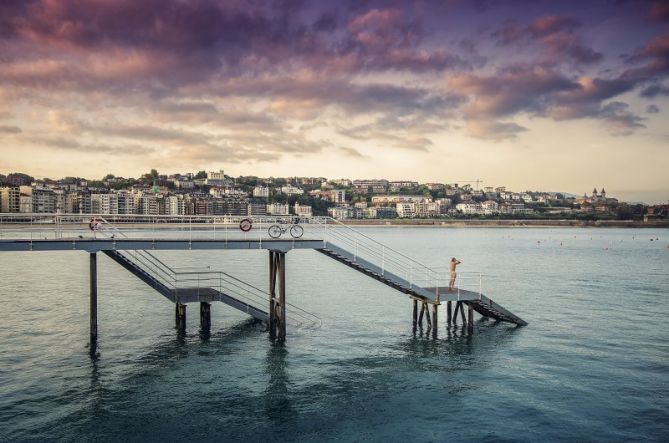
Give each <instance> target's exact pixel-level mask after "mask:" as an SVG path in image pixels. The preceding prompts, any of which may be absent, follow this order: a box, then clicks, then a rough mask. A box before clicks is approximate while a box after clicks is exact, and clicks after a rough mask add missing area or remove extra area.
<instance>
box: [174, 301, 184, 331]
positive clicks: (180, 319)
mask: <svg viewBox="0 0 669 443" xmlns="http://www.w3.org/2000/svg"><path fill="white" fill-rule="evenodd" d="M174 310H175V317H176V327H177V329H178V330H179V331H185V330H186V305H185V304H183V303H179V302H177V303H176V306H175V309H174Z"/></svg>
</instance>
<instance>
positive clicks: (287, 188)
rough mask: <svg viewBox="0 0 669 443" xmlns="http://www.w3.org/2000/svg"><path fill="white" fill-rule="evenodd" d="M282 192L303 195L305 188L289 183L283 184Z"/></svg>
mask: <svg viewBox="0 0 669 443" xmlns="http://www.w3.org/2000/svg"><path fill="white" fill-rule="evenodd" d="M281 193H282V194H286V195H302V194H304V190H302V189H300V188H298V187H296V186H293V185H287V186H281Z"/></svg>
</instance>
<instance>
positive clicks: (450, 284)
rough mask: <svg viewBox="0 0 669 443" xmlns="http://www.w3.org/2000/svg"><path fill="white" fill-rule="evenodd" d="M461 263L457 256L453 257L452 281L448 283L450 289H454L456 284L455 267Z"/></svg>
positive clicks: (451, 266) (451, 265)
mask: <svg viewBox="0 0 669 443" xmlns="http://www.w3.org/2000/svg"><path fill="white" fill-rule="evenodd" d="M459 264H460V260H457V259H456V258H455V257H453V258H452V259H451V264H450V268H451V281H450V282H449V283H448V290H449V291H452V290H453V286H455V277H456V273H455V267H456V266H457V265H459Z"/></svg>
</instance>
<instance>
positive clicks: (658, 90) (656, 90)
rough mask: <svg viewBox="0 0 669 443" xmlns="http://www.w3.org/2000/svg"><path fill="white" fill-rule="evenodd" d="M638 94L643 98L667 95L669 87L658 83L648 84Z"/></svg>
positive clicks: (668, 94)
mask: <svg viewBox="0 0 669 443" xmlns="http://www.w3.org/2000/svg"><path fill="white" fill-rule="evenodd" d="M640 95H641V97H645V98H655V97H658V96H669V87H666V86H664V85H660V84H654V85H650V86H647V87H645V88H644V89H642V90H641V93H640Z"/></svg>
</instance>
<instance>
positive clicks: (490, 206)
mask: <svg viewBox="0 0 669 443" xmlns="http://www.w3.org/2000/svg"><path fill="white" fill-rule="evenodd" d="M481 211H482V214H484V215H494V214H499V204H497V202H496V201H493V200H486V201H484V202H483V203H481Z"/></svg>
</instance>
